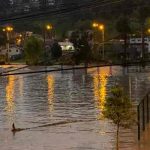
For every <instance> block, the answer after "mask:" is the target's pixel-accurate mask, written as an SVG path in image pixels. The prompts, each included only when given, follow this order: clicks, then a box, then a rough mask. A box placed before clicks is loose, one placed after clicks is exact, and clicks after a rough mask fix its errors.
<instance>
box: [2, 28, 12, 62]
mask: <svg viewBox="0 0 150 150" xmlns="http://www.w3.org/2000/svg"><path fill="white" fill-rule="evenodd" d="M13 30H14V29H13V27H11V26H6V27H5V28H3V32H6V37H7V43H6V48H7V53H6V55H7V56H6V57H7V61H8V63H9V59H10V56H9V50H10V44H9V41H10V34H9V33H10V32H12V31H13Z"/></svg>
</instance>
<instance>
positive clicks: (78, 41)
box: [70, 31, 91, 64]
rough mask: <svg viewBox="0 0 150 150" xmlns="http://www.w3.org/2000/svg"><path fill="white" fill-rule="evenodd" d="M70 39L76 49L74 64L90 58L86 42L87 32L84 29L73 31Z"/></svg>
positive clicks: (89, 48)
mask: <svg viewBox="0 0 150 150" xmlns="http://www.w3.org/2000/svg"><path fill="white" fill-rule="evenodd" d="M70 41H71V42H72V43H73V44H74V47H75V49H76V51H75V54H74V56H73V57H74V59H75V62H76V64H79V63H80V62H84V63H85V64H87V63H88V62H89V61H90V59H91V47H90V45H89V42H88V33H86V32H85V31H76V32H73V33H72V35H71V38H70Z"/></svg>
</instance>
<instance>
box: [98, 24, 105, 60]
mask: <svg viewBox="0 0 150 150" xmlns="http://www.w3.org/2000/svg"><path fill="white" fill-rule="evenodd" d="M99 30H100V31H102V41H103V59H104V58H105V27H104V25H103V24H101V25H99Z"/></svg>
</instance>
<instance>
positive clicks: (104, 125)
mask: <svg viewBox="0 0 150 150" xmlns="http://www.w3.org/2000/svg"><path fill="white" fill-rule="evenodd" d="M27 69H28V68H27ZM30 69H32V68H30ZM37 69H38V68H37ZM129 72H130V73H127V71H126V70H124V69H123V68H121V67H101V68H93V69H88V70H87V71H86V70H84V69H82V70H75V72H73V71H64V72H53V73H46V74H29V75H18V76H15V75H12V76H8V77H0V150H113V149H114V148H115V126H114V125H113V124H112V123H111V122H110V121H109V120H106V119H104V118H102V113H101V112H102V110H103V109H104V103H105V99H106V97H107V96H108V95H109V90H110V89H111V87H113V86H114V85H116V84H121V85H122V86H123V87H125V89H126V93H127V94H128V95H129V97H130V98H131V99H132V100H133V102H135V103H136V102H138V101H140V100H141V99H142V98H143V96H144V95H145V94H146V93H147V91H148V90H149V88H150V73H142V72H140V73H137V72H135V71H134V68H133V69H132V68H131V69H129ZM13 123H15V125H16V127H18V128H23V129H26V128H29V129H27V130H23V131H21V132H17V133H16V134H12V132H11V128H12V124H13ZM122 135H125V137H124V138H121V140H122V139H126V140H127V141H126V142H122V144H121V149H122V150H123V149H126V150H134V149H133V148H132V146H133V145H134V144H135V140H134V139H136V138H137V137H134V135H133V134H132V133H127V132H126V131H124V133H122Z"/></svg>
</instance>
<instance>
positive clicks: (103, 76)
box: [93, 68, 110, 119]
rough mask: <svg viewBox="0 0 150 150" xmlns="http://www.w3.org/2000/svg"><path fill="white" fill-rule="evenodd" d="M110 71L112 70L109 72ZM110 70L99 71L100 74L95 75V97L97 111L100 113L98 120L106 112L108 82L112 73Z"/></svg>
mask: <svg viewBox="0 0 150 150" xmlns="http://www.w3.org/2000/svg"><path fill="white" fill-rule="evenodd" d="M109 71H110V70H109ZM109 71H108V68H104V69H103V70H98V74H96V75H94V81H93V82H94V95H95V100H96V105H97V109H98V110H99V111H100V112H99V113H100V115H99V116H98V119H101V117H102V113H101V112H102V111H103V110H104V104H105V100H106V95H107V87H106V86H107V82H108V77H109V74H110V72H109Z"/></svg>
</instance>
